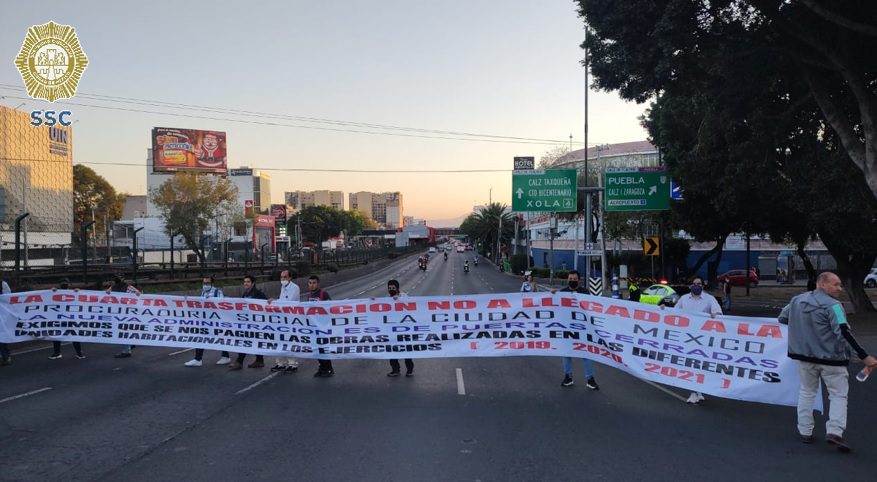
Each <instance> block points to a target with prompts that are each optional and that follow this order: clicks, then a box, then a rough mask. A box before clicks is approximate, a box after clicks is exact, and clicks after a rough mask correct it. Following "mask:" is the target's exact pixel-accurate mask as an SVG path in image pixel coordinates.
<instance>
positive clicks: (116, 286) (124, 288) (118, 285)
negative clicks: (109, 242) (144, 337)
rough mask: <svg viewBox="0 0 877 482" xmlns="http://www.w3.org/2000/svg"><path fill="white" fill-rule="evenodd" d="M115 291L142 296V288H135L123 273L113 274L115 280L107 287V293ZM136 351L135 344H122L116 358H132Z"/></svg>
mask: <svg viewBox="0 0 877 482" xmlns="http://www.w3.org/2000/svg"><path fill="white" fill-rule="evenodd" d="M111 292H113V293H128V294H131V295H137V296H140V290H138V289H137V288H135V287H134V286H132V285H130V284H128V282H127V281H125V278H122V276H121V275H115V276H113V281H112V284H111V285H110V287H109V288H108V289H107V294H110V293H111ZM133 351H134V345H122V352H121V353H117V354H116V355H114V356H115V358H131V354H132V353H133Z"/></svg>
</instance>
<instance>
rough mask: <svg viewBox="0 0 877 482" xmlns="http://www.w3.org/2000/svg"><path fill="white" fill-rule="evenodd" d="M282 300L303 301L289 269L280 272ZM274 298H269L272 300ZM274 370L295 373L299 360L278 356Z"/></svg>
mask: <svg viewBox="0 0 877 482" xmlns="http://www.w3.org/2000/svg"><path fill="white" fill-rule="evenodd" d="M278 299H279V300H282V301H301V289H299V287H298V285H297V284H295V283H294V282H293V281H292V277H291V276H290V275H289V270H286V269H285V270H283V271H281V272H280V297H279V298H278ZM272 301H274V299H273V298H272V299H270V300H268V302H269V303H270V302H272ZM271 371H272V372H283V373H293V372H296V371H298V362H297V361H295V358H290V357H277V358H275V359H274V366H273V367H271Z"/></svg>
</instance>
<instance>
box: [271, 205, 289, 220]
mask: <svg viewBox="0 0 877 482" xmlns="http://www.w3.org/2000/svg"><path fill="white" fill-rule="evenodd" d="M271 215H272V216H274V221H275V222H276V223H277V224H286V205H285V204H272V205H271Z"/></svg>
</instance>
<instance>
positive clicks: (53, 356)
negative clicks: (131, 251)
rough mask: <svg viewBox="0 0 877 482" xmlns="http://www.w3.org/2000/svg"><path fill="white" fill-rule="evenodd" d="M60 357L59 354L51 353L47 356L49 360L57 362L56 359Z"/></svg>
mask: <svg viewBox="0 0 877 482" xmlns="http://www.w3.org/2000/svg"><path fill="white" fill-rule="evenodd" d="M61 356H62V355H61V354H60V353H52V354H51V355H50V356H49V360H57V359H59V358H61Z"/></svg>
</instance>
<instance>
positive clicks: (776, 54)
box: [578, 0, 877, 196]
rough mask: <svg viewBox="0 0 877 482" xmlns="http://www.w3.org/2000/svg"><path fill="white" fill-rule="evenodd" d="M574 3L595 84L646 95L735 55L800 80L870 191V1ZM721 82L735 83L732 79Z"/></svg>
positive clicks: (876, 150) (873, 166)
mask: <svg viewBox="0 0 877 482" xmlns="http://www.w3.org/2000/svg"><path fill="white" fill-rule="evenodd" d="M578 3H579V15H580V16H582V17H583V18H585V19H586V23H587V25H586V29H587V38H586V41H585V43H584V44H583V46H587V48H588V51H589V59H588V63H589V65H590V67H591V71H592V72H593V74H594V78H595V82H594V83H595V84H596V86H597V87H599V88H602V89H606V90H617V91H618V92H619V93H620V94H621V96H622V97H623V98H625V99H629V100H636V101H637V102H645V101H647V100H648V99H650V98H654V97H656V96H659V95H662V94H663V92H665V91H666V90H667V89H669V88H671V86H673V85H675V84H678V83H680V82H692V81H694V82H697V81H698V79H699V78H700V77H702V76H704V75H718V74H719V72H717V69H716V67H717V66H718V67H721V65H722V64H725V63H727V62H734V61H737V60H741V59H742V60H744V61H746V62H747V63H748V64H749V65H750V66H751V69H752V70H747V71H744V72H741V74H745V73H753V74H755V76H756V77H760V78H772V79H774V81H775V82H777V83H779V84H789V85H792V84H800V85H802V86H803V94H804V95H805V96H806V101H807V102H810V103H811V105H812V107H813V108H814V112H816V113H818V115H819V117H820V120H821V122H823V123H824V124H825V127H826V128H827V129H831V130H832V131H833V132H834V133H835V134H836V135H837V139H838V145H837V148H838V149H839V150H840V151H841V152H843V153H845V154H846V156H847V159H849V160H850V161H852V164H853V165H855V166H856V168H857V169H859V170H860V171H861V172H862V173H863V175H864V181H865V182H866V184H867V186H868V187H869V189H870V191H871V193H872V195H874V196H877V57H875V56H874V55H873V52H874V50H875V48H877V22H875V19H877V2H873V1H870V0H849V1H845V2H836V1H828V0H799V1H794V2H789V1H787V0H687V1H686V0H626V1H624V2H619V1H616V0H579V1H578ZM727 72H728V71H727V70H725V72H724V73H727ZM748 84H749V83H747V85H748ZM726 85H727V86H729V87H731V86H733V85H734V84H733V79H732V78H729V79H727V80H726ZM762 87H763V88H766V87H776V85H775V84H762ZM781 90H782V89H778V90H777V94H778V95H780V96H781V97H779V98H780V99H783V98H784V97H782V96H783V95H788V94H789V92H786V93H783V92H781ZM753 93H756V92H753ZM792 100H793V102H794V101H797V100H799V99H797V98H792Z"/></svg>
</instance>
